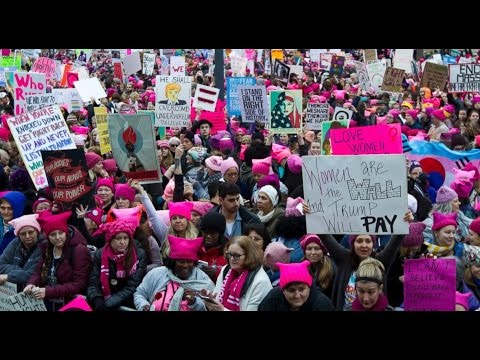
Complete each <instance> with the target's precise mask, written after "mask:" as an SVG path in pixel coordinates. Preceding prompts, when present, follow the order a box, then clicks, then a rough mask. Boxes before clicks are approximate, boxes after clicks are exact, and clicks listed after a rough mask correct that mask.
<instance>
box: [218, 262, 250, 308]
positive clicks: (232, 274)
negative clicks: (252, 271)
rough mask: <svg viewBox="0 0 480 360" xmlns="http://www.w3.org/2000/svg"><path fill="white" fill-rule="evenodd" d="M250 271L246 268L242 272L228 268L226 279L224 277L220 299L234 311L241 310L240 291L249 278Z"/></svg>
mask: <svg viewBox="0 0 480 360" xmlns="http://www.w3.org/2000/svg"><path fill="white" fill-rule="evenodd" d="M247 277H248V271H247V270H245V271H243V272H242V273H241V274H239V273H238V271H236V270H233V269H230V270H228V273H227V275H226V276H225V279H223V283H222V288H221V290H220V294H219V299H220V300H221V303H222V304H223V306H225V307H226V308H227V309H229V310H232V311H240V293H241V291H242V288H243V286H244V285H245V280H247Z"/></svg>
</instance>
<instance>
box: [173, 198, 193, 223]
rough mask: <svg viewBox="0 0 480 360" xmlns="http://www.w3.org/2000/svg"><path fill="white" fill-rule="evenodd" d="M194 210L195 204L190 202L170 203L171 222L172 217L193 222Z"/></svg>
mask: <svg viewBox="0 0 480 360" xmlns="http://www.w3.org/2000/svg"><path fill="white" fill-rule="evenodd" d="M192 209H193V203H192V202H189V201H181V202H173V201H172V202H169V203H168V210H169V213H168V215H169V217H170V221H172V217H174V216H183V217H184V218H186V219H187V220H192V214H191V212H192Z"/></svg>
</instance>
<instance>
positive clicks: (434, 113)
mask: <svg viewBox="0 0 480 360" xmlns="http://www.w3.org/2000/svg"><path fill="white" fill-rule="evenodd" d="M432 116H435V117H436V118H437V119H439V120H442V121H444V120H445V113H444V112H443V111H442V110H438V109H437V110H433V111H432Z"/></svg>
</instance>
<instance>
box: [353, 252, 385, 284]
mask: <svg viewBox="0 0 480 360" xmlns="http://www.w3.org/2000/svg"><path fill="white" fill-rule="evenodd" d="M384 273H385V267H384V266H383V264H382V263H381V262H380V261H378V260H377V259H374V258H372V257H368V258H366V259H365V260H363V261H362V262H361V263H360V265H359V266H358V269H357V278H356V281H373V282H376V283H378V284H379V285H381V284H383V275H384Z"/></svg>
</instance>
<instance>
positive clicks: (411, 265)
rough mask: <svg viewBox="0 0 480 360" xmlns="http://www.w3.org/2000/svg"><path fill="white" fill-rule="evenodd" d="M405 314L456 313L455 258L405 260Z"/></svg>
mask: <svg viewBox="0 0 480 360" xmlns="http://www.w3.org/2000/svg"><path fill="white" fill-rule="evenodd" d="M404 275H405V282H404V289H405V292H404V308H405V311H455V276H456V263H455V259H441V258H440V259H414V260H405V265H404Z"/></svg>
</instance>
